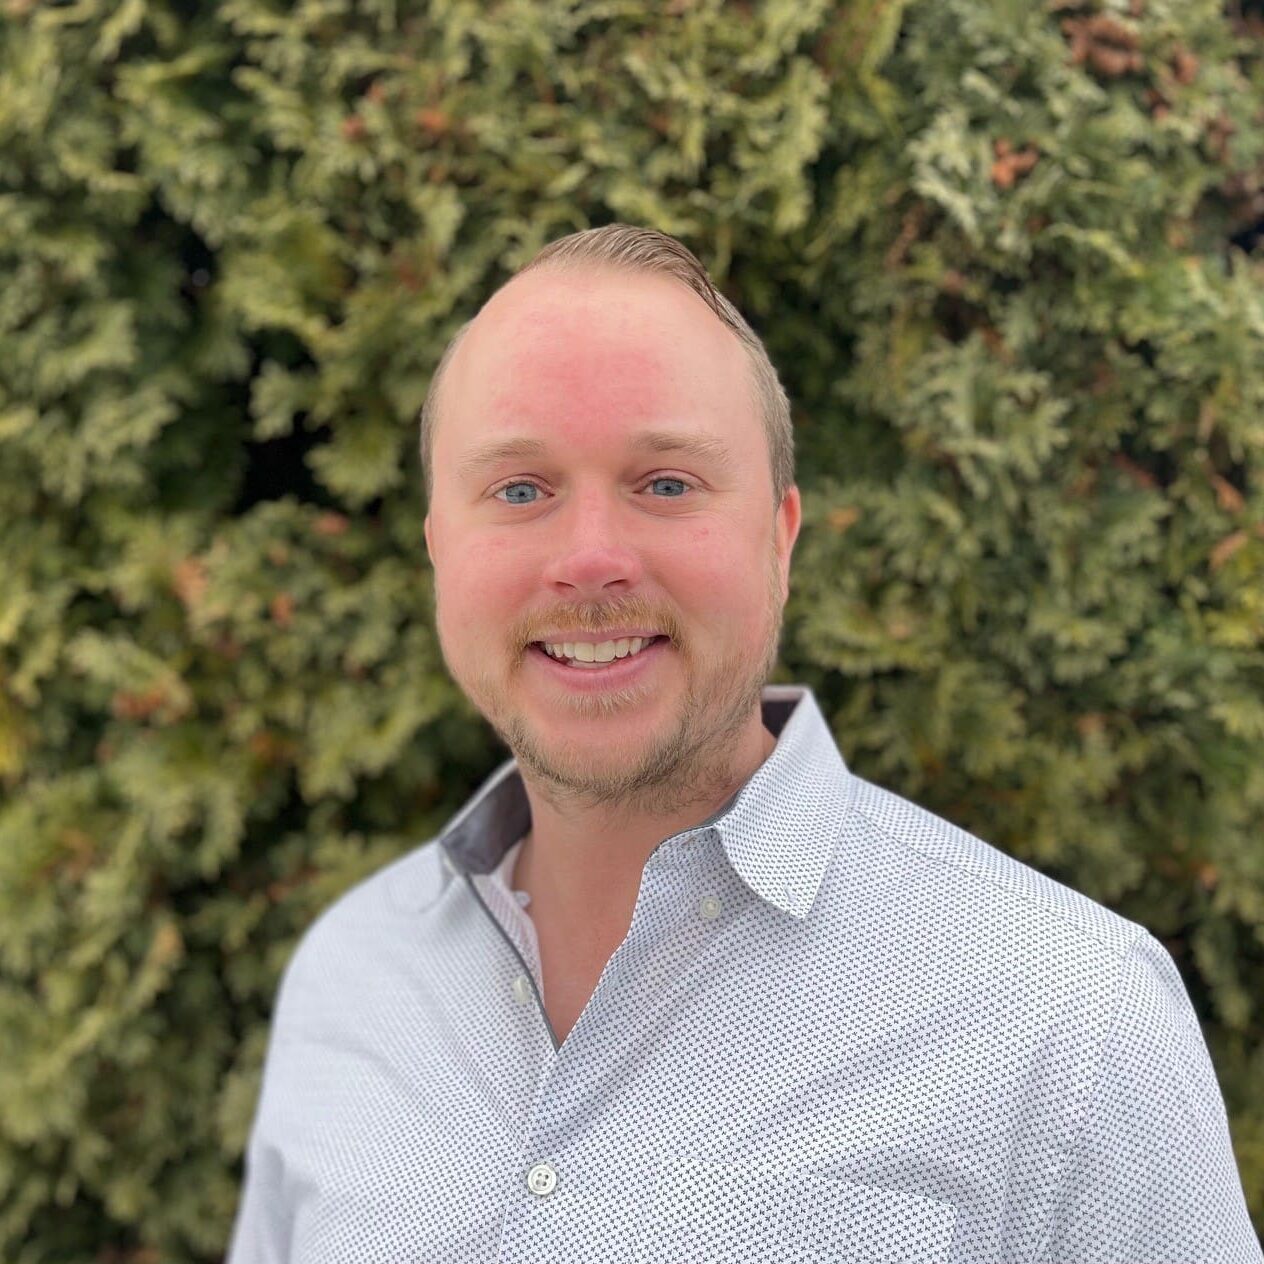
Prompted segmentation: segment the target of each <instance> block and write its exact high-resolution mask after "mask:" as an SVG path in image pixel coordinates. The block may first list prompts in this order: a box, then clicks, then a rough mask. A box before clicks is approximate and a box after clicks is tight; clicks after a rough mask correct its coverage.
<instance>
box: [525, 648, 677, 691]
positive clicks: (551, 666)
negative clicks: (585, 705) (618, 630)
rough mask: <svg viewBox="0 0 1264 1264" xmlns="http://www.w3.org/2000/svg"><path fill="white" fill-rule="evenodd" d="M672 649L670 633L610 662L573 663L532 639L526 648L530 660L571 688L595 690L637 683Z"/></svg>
mask: <svg viewBox="0 0 1264 1264" xmlns="http://www.w3.org/2000/svg"><path fill="white" fill-rule="evenodd" d="M670 652H671V643H670V641H669V640H668V639H667V637H665V636H660V637H658V638H656V639H655V640H654V641H652V642H651V643H650V644H649V645H646V646H644V647H643V648H642V649H641V651H640V652H639V653H637V654H630V655H628V656H627V657H626V658H616V659H614V660H613V661H611V662H609V663H601V664H594V665H592V666H580V667H571V666H568V665H567V664H566V663H565V662H563V661H561V660H560V659H556V658H553V657H552V656H551V655H549V654H547V653H545V651H544V649H543V648H542V647H541V646H540V645H539V644H537V643H536V642H532V643H531V646H530V647H529V649H528V651H527V662H528V664H529V665H531V666H533V667H534V668H535V669H537V670H540V671H543V672H545V673H547V675H548V676H549V677H551V678H552V679H553V680H554V681H557V682H560V683H561V684H563V685H565V686H566V687H567V688H568V689H571V690H580V691H584V692H593V691H597V690H602V689H609V688H615V687H617V686H622V685H628V684H632V683H634V682H635V681H637V680H639V679H640V678H641V677H642V676H645V675H646V674H648V673H649V672H650V671H652V670H653V669H654V667H655V665H656V664H657V663H658V661H659V659H661V658H662V657H663V656H664V655H665V654H669V653H670Z"/></svg>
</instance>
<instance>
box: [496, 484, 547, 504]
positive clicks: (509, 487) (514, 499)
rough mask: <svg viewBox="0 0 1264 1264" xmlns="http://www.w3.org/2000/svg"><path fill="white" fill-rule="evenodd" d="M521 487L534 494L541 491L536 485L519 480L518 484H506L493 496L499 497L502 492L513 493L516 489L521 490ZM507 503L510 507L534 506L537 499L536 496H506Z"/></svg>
mask: <svg viewBox="0 0 1264 1264" xmlns="http://www.w3.org/2000/svg"><path fill="white" fill-rule="evenodd" d="M519 487H525V488H529V489H530V490H531V491H533V492H538V491H539V490H540V489H539V488H538V487H537V486H536V485H535V484H534V483H527V482H523V481H522V480H521V479H519V481H518V482H516V483H506V484H505V485H504V487H499V488H497V489H496V491H495V492H494V493H493V495H495V496H499V495H500V493H501V492H506V493H508V492H512V491H513V490H514V489H515V488H519ZM506 503H507V504H510V505H533V504H535V497H534V496H506Z"/></svg>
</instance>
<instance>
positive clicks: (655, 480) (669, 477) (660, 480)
mask: <svg viewBox="0 0 1264 1264" xmlns="http://www.w3.org/2000/svg"><path fill="white" fill-rule="evenodd" d="M654 483H678V484H679V485H680V487H681V488H682V489H687V488H688V486H689V484H688V483H686V482H685V480H684V479H683V478H676V477H675V476H674V475H671V474H664V475H663V476H662V478H653V479H651V480H650V484H651V486H652V485H653V484H654ZM668 499H670V500H679V499H680V497H679V496H671V497H669V498H668Z"/></svg>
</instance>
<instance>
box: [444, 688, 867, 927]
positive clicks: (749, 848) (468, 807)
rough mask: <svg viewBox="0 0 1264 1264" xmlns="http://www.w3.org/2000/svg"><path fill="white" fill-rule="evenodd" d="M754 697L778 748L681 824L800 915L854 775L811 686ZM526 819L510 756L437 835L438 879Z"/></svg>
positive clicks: (509, 838)
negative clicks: (709, 838)
mask: <svg viewBox="0 0 1264 1264" xmlns="http://www.w3.org/2000/svg"><path fill="white" fill-rule="evenodd" d="M760 705H761V709H762V712H763V722H764V725H765V726H766V727H767V728H768V730H769V731H770V732H771V733H773V734H774V735H775V736H776V738H777V744H776V746H774V747H773V750H772V752H771V754H769V756H768V758H767V759H765V760H764V762H763V763H762V764H760V766H759V767H758V768H757V769H756V770H755V772H754V773H753V774H752V775H751V777H750V778H749V779H748V780H747V781H746V782H745V783H744V784H743V785H742V787H741V789H739V790H738V791H737V793H736V794H734V795H733V797H732V798H731V799H729V801H728V802H727V803H725V804H724V806H723V807H721V808H720V809H719V810H718V811H717V812H715V813H713V814H712V815H711V816H710V817H708V818H707V819H706V820H705V821H702V822H700V823H699V824H698V825H696V826H694V827H693V830H691V831H685V832H698V831H702V830H706V829H709V830H713V831H715V832H716V833H717V834H718V835H719V837H720V840H721V842H722V844H723V847H724V852H725V855H727V857H728V859H729V863H730V864H731V865H732V866H733V868H734V870H735V871H736V872H737V874H738V875H739V876H740V877H741V878H742V880H743V881H744V882H745V883H746V885H747V886H748V887H749V888H750V889H751V890H752V891H753V892H754V893H755V894H756V895H758V896H759V897H760V898H761V899H763V900H766V901H767V902H768V903H769V904H772V905H774V906H775V907H777V908H779V909H781V910H783V911H784V912H786V913H789V914H791V915H792V916H794V917H798V918H803V917H806V916H807V914H808V912H809V911H810V910H811V908H812V904H813V902H814V901H815V899H816V894H817V891H818V890H819V889H820V885H821V880H822V879H823V877H824V876H825V869H826V866H827V865H828V864H829V859H830V856H831V855H832V854H833V851H834V844H835V841H836V839H837V838H838V836H839V833H840V831H841V828H842V821H843V816H844V814H845V813H846V810H847V806H848V803H849V802H850V799H851V795H852V792H853V788H854V786H853V783H854V778H853V777H852V775H851V773H850V772H849V771H848V769H847V765H846V763H845V762H844V760H843V757H842V755H841V754H840V752H839V750H838V747H837V745H836V744H835V742H834V738H833V735H832V734H831V732H830V730H829V726H828V725H827V724H826V722H825V718H824V717H823V716H822V715H821V710H820V708H819V707H818V706H817V702H816V699H815V697H814V696H813V694H812V691H811V689H809V688H807V687H806V686H804V685H765V686H764V688H763V691H762V694H761V698H760ZM530 827H531V809H530V805H529V803H528V800H527V794H526V790H525V789H524V788H523V784H522V778H521V776H520V775H519V772H518V766H517V763H516V762H515V761H514V760H512V759H510V760H507V761H506V762H505V763H503V764H502V765H501V766H500V767H499V768H497V769H496V771H495V772H494V773H492V775H491V776H490V777H488V779H487V780H486V781H485V782H484V783H483V785H482V786H481V787H480V788H479V789H478V791H477V792H476V793H475V794H474V796H473V797H472V798H471V799H470V800H469V802H468V803H466V804H465V806H464V807H463V808H462V809H461V810H460V811H459V812H458V813H457V814H456V815H455V816H454V817H453V818H452V820H451V821H449V822H448V824H447V825H446V826H445V827H444V829H443V830H442V832H441V833H440V834H439V835H438V837H437V839H436V841H437V842H438V843H439V846H440V848H441V851H442V854H443V857H444V862H445V863H444V870H445V882H446V880H447V878H448V877H450V876H451V875H452V874H454V873H468V874H485V873H491V872H492V871H493V870H494V869H495V868H496V866H497V865H498V864H499V863H500V861H501V860H502V859H503V858H504V855H505V853H506V852H507V851H508V850H509V848H510V847H511V846H513V844H514V843H515V842H517V840H518V839H519V838H521V837H522V836H523V834H525V833H526V832H527V830H528V829H529V828H530Z"/></svg>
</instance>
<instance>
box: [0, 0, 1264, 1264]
mask: <svg viewBox="0 0 1264 1264" xmlns="http://www.w3.org/2000/svg"><path fill="white" fill-rule="evenodd" d="M1262 32H1264V18H1261V16H1260V5H1259V3H1258V0H1253V2H1252V3H1239V4H1234V5H1233V6H1232V8H1231V12H1230V13H1226V12H1222V10H1221V8H1220V7H1219V6H1217V5H1214V4H1210V3H1207V2H1206V0H1134V2H1133V3H1131V4H1122V5H1119V4H1110V5H1104V6H1099V5H1096V4H1092V3H1083V4H1080V3H1075V2H1074V0H1053V2H1052V3H1049V4H1047V5H1045V4H1037V3H1022V2H1020V3H1014V2H1012V0H1011V2H1006V0H909V2H908V3H901V2H900V0H853V2H851V3H846V4H842V5H837V4H828V3H823V2H822V0H768V2H766V3H755V2H753V0H752V2H747V3H733V2H732V0H728V2H722V0H673V2H672V3H667V4H650V3H647V2H645V0H547V2H545V0H540V2H535V3H532V2H529V0H505V2H502V3H494V2H493V0H434V2H433V3H429V4H406V3H399V2H397V0H358V2H357V3H354V4H353V3H352V2H351V0H295V3H293V4H290V3H286V4H282V3H279V2H278V0H221V2H220V3H217V4H206V5H197V4H194V3H192V2H191V0H185V2H183V3H181V2H178V0H75V2H74V3H66V4H52V3H41V2H40V0H2V2H0V261H2V263H0V267H2V269H3V271H2V274H0V1257H2V1258H3V1259H5V1260H6V1261H12V1262H13V1264H33V1262H35V1261H41V1262H42V1261H70V1260H74V1261H79V1260H84V1261H87V1260H94V1261H135V1262H137V1264H140V1262H145V1264H156V1262H157V1261H163V1262H165V1261H185V1260H188V1261H210V1260H215V1259H218V1258H219V1257H220V1255H221V1253H222V1251H223V1248H224V1244H225V1242H226V1240H227V1235H228V1231H229V1228H230V1225H231V1221H232V1216H233V1213H234V1210H235V1207H236V1201H237V1193H238V1182H239V1180H240V1175H241V1166H240V1157H241V1153H242V1150H243V1146H244V1142H245V1139H246V1136H247V1130H248V1128H249V1124H250V1121H251V1118H252V1113H253V1108H254V1101H255V1095H256V1092H257V1087H258V1079H259V1071H260V1065H261V1060H262V1055H263V1051H264V1047H265V1040H266V1031H267V1019H268V1014H269V1010H270V1006H271V1003H272V999H273V996H274V991H275V988H276V984H277V981H278V977H279V973H280V970H281V968H282V966H283V964H284V962H285V961H286V959H287V956H288V954H289V952H290V951H291V949H292V948H293V945H294V943H295V940H296V937H297V936H298V935H299V934H300V933H301V932H302V930H303V929H304V927H305V926H306V925H307V924H308V923H310V921H311V920H312V918H313V917H314V916H315V915H316V913H317V912H318V911H319V910H321V909H322V908H324V907H326V906H327V905H328V904H329V903H330V902H331V901H332V900H333V899H334V898H335V897H336V896H337V895H338V894H339V892H341V891H342V890H344V889H345V888H346V887H347V886H348V885H349V884H351V883H353V882H355V881H356V880H358V879H359V878H361V877H362V876H364V875H365V874H367V873H369V872H370V871H372V870H374V869H376V868H378V867H380V866H381V865H383V864H384V863H386V862H387V861H388V860H390V859H391V858H393V857H395V856H397V855H399V854H401V853H402V852H404V851H405V850H407V849H409V848H411V847H414V846H416V845H417V844H418V843H420V842H422V841H424V840H425V839H426V838H428V837H429V836H431V835H432V834H433V833H434V832H435V831H436V830H437V829H438V827H439V826H440V825H441V824H442V823H443V822H444V821H445V820H446V819H447V817H448V816H449V815H450V814H451V813H452V812H453V811H454V810H455V808H456V807H457V806H458V805H459V804H460V803H461V802H462V801H463V799H464V798H465V797H466V795H467V794H468V793H469V792H470V791H471V790H472V788H473V787H474V786H475V785H476V784H477V782H478V781H479V780H480V778H481V777H482V776H484V775H485V774H486V773H487V772H488V771H489V770H490V769H491V768H492V767H493V766H494V765H495V763H496V762H498V761H499V759H501V758H502V757H503V752H502V751H501V750H500V749H499V748H498V747H497V746H496V745H495V742H494V738H493V737H492V735H491V733H490V730H489V729H488V728H487V727H486V726H485V725H484V724H483V723H482V721H481V720H480V719H479V717H478V716H477V715H476V714H475V713H474V712H473V711H472V709H471V708H470V707H469V706H468V704H467V703H466V702H465V701H464V699H463V698H462V696H461V695H460V694H459V692H458V691H457V690H456V689H455V687H454V686H453V685H452V684H451V683H450V682H449V681H448V680H447V678H446V676H445V673H444V670H443V665H442V659H441V657H440V653H439V649H438V644H437V639H436V637H435V635H434V632H433V622H432V604H431V602H432V589H431V577H430V573H429V569H428V562H427V558H426V554H425V549H424V544H423V539H422V515H423V513H424V505H423V503H422V499H421V490H420V488H421V483H420V476H419V473H418V466H417V455H416V451H415V449H416V439H417V435H416V413H417V409H418V407H419V406H420V404H421V401H422V398H423V396H424V392H425V389H426V386H427V382H428V380H429V375H430V373H431V372H432V370H433V367H434V364H435V363H436V361H437V359H438V357H439V354H440V353H441V351H442V349H443V346H444V344H445V342H446V340H447V338H448V337H449V336H450V335H451V333H452V332H453V330H454V329H455V328H456V327H457V326H458V325H459V324H460V323H461V322H462V321H463V320H464V319H465V318H467V317H468V316H469V315H471V314H472V313H473V312H474V311H475V310H476V309H477V307H478V306H479V304H480V303H481V302H482V301H483V300H484V299H485V298H486V297H487V296H488V295H489V294H490V293H491V292H492V291H493V290H494V289H495V287H496V286H497V285H498V284H500V283H501V282H502V281H503V280H504V279H505V278H506V277H507V276H508V275H510V274H511V273H512V271H513V270H514V269H515V268H517V267H518V266H520V265H521V264H522V263H524V262H525V261H526V260H527V259H528V258H530V256H531V255H532V254H533V253H534V252H535V250H536V249H537V248H538V247H540V246H541V245H543V244H544V243H545V242H547V241H549V240H551V239H552V238H554V237H557V236H560V235H562V234H563V233H566V232H569V231H571V230H573V229H576V228H581V227H585V226H588V225H592V224H599V223H606V222H610V221H612V220H622V221H627V222H632V223H642V224H648V225H653V226H655V227H658V228H661V229H663V230H665V231H668V232H671V233H674V234H676V235H678V236H680V237H681V238H682V239H683V240H685V241H686V242H687V243H688V244H689V245H690V246H691V247H693V248H694V249H695V251H696V252H697V253H698V254H699V255H700V256H701V257H702V258H703V259H704V260H705V261H706V262H707V264H708V265H709V266H710V267H711V268H712V270H713V272H714V274H715V275H716V277H717V278H718V279H719V280H720V282H721V284H722V288H723V289H724V290H725V292H726V293H727V294H728V295H729V296H730V297H731V298H732V299H733V300H734V301H735V302H737V303H738V305H739V306H740V307H741V308H742V310H743V311H744V312H745V313H746V314H747V315H748V317H749V318H750V319H751V320H752V322H753V323H754V324H755V326H756V327H757V328H758V329H759V330H760V331H761V333H763V335H764V336H765V338H766V340H767V341H768V344H769V348H770V352H771V354H772V356H773V359H774V361H775V362H776V363H777V364H778V366H779V368H780V369H781V371H782V375H783V378H784V380H785V382H786V384H787V387H788V389H789V391H790V394H791V397H792V399H793V401H794V406H795V417H796V440H797V445H798V451H799V482H800V486H801V487H802V488H803V491H804V502H805V523H804V530H803V534H802V535H801V537H800V541H799V547H798V550H797V553H796V560H795V567H794V572H793V578H792V589H793V591H792V595H791V599H790V604H789V606H788V609H787V617H786V625H785V635H784V640H783V653H782V660H781V663H780V664H779V666H778V669H777V675H776V678H777V679H782V680H797V681H804V682H807V683H809V684H810V685H812V686H813V688H814V689H815V690H816V691H817V695H818V697H819V699H820V701H821V703H822V706H823V708H824V710H825V712H826V714H827V715H828V717H829V719H830V720H831V722H832V724H833V727H834V730H835V732H836V733H837V735H838V738H839V741H840V744H841V746H842V748H843V750H844V753H845V755H846V756H847V758H848V759H849V761H850V762H851V763H852V765H853V766H854V767H855V768H856V769H857V770H858V771H859V772H860V773H862V774H863V775H865V776H868V777H871V778H873V779H875V780H878V781H880V782H881V783H882V784H884V785H887V786H889V787H891V788H892V789H895V790H897V791H899V792H901V793H904V794H906V795H909V796H910V797H913V798H915V799H916V800H918V801H919V802H921V803H923V804H925V805H926V806H928V807H930V808H931V809H932V810H935V811H937V812H939V813H941V814H943V815H945V816H947V817H949V818H950V819H952V820H953V821H955V822H957V823H958V824H961V825H963V826H965V827H966V828H968V829H970V830H972V831H974V832H975V833H978V834H980V835H981V836H983V837H984V838H986V839H988V840H989V841H991V842H994V843H996V844H998V845H999V846H1001V847H1003V848H1005V849H1007V850H1009V851H1011V852H1012V853H1014V854H1015V855H1017V856H1019V857H1020V858H1022V859H1023V860H1025V861H1028V862H1029V863H1031V864H1034V865H1036V866H1037V867H1039V868H1041V869H1043V870H1044V871H1046V872H1049V873H1051V874H1053V875H1054V876H1056V877H1058V878H1060V879H1062V880H1064V881H1066V882H1068V883H1070V884H1071V885H1073V886H1075V887H1077V888H1079V889H1081V890H1083V891H1085V892H1087V893H1088V894H1089V895H1091V896H1093V897H1095V898H1097V899H1099V900H1102V901H1104V902H1106V903H1108V904H1110V905H1111V906H1112V907H1114V908H1117V909H1119V910H1120V911H1121V912H1122V913H1124V914H1125V915H1126V916H1128V917H1131V918H1134V919H1135V920H1137V921H1139V922H1141V923H1143V924H1145V925H1146V926H1147V927H1149V928H1150V929H1151V930H1153V931H1154V932H1155V934H1157V935H1158V936H1159V937H1160V938H1161V939H1162V941H1163V942H1164V943H1165V944H1166V945H1167V947H1168V948H1169V950H1170V951H1171V952H1172V953H1173V955H1174V957H1175V958H1176V961H1177V963H1178V964H1179V966H1180V967H1181V969H1182V972H1183V974H1184V977H1185V979H1186V981H1187V983H1188V986H1189V988H1190V991H1191V994H1192V996H1193V998H1194V1001H1195V1004H1196V1005H1197V1007H1198V1010H1199V1013H1200V1015H1201V1017H1202V1019H1203V1022H1204V1026H1205V1030H1206V1032H1207V1036H1208V1040H1209V1043H1210V1045H1211V1049H1212V1053H1213V1057H1214V1061H1215V1064H1216V1067H1217V1070H1218V1073H1219V1075H1220V1078H1221V1083H1222V1086H1223V1089H1224V1092H1225V1096H1226V1099H1227V1102H1228V1106H1229V1110H1230V1115H1231V1125H1232V1131H1233V1135H1234V1140H1235V1143H1236V1146H1237V1153H1238V1158H1239V1162H1240V1165H1241V1170H1242V1175H1243V1180H1244V1183H1245V1185H1246V1187H1247V1193H1248V1198H1249V1200H1250V1202H1251V1206H1252V1210H1253V1213H1254V1215H1255V1216H1256V1221H1257V1224H1259V1225H1264V1097H1262V1095H1261V1094H1260V1093H1259V1091H1258V1086H1259V1085H1260V1084H1261V1083H1264V847H1262V846H1261V825H1262V823H1264V496H1262V493H1261V462H1262V461H1264V303H1262V301H1261V285H1260V281H1261V272H1262V269H1261V260H1260V257H1259V252H1258V251H1256V252H1254V253H1253V247H1254V246H1255V243H1256V240H1257V237H1258V228H1257V227H1256V226H1257V224H1258V222H1259V221H1260V219H1261V216H1262V215H1264V188H1262V186H1264V75H1262V70H1261V62H1262V58H1261V33H1262ZM1253 1088H1254V1090H1255V1091H1254V1092H1253V1091H1252V1089H1253Z"/></svg>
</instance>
